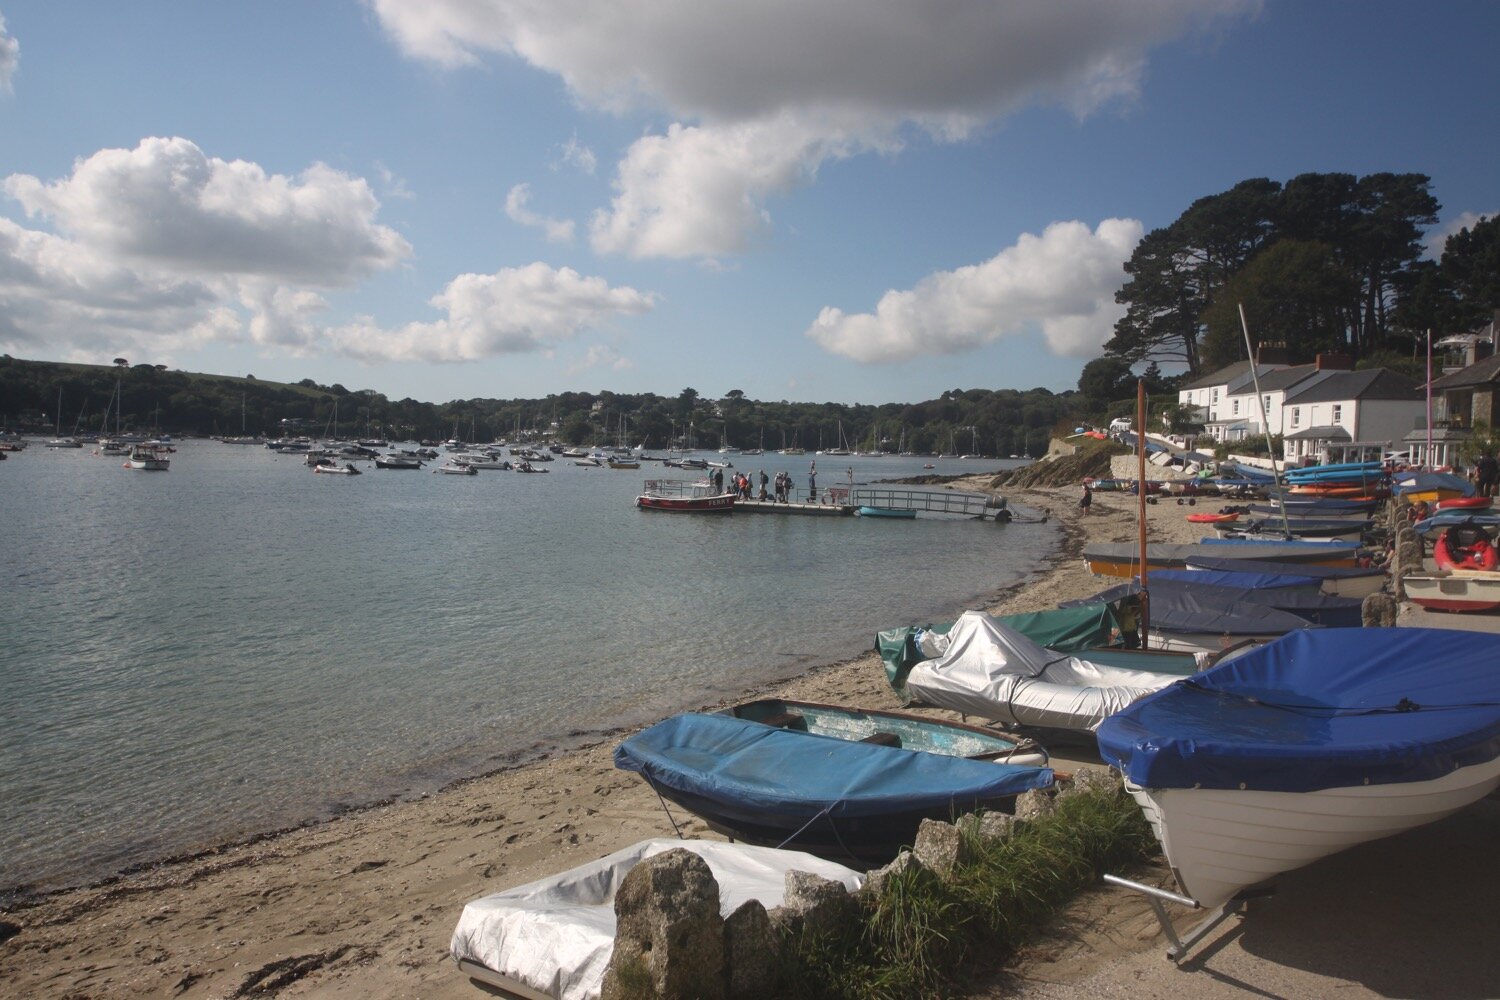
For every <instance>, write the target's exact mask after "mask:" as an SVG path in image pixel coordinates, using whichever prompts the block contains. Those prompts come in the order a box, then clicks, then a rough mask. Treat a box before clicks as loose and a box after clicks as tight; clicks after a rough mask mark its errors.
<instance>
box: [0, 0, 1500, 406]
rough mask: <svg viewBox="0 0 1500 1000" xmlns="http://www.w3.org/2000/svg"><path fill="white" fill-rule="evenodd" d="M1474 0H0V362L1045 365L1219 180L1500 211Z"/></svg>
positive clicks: (489, 379) (989, 370) (269, 370)
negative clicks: (1299, 180) (1418, 176)
mask: <svg viewBox="0 0 1500 1000" xmlns="http://www.w3.org/2000/svg"><path fill="white" fill-rule="evenodd" d="M1497 37H1500V4H1497V3H1493V2H1486V0H1479V2H1444V0H1436V2H1433V3H1428V4H1412V3H1409V2H1393V0H1318V2H1304V0H1130V2H1129V3H1121V2H1119V0H926V2H922V3H913V2H911V0H755V2H754V3H743V2H722V0H320V2H318V3H306V2H304V0H257V2H254V3H251V2H248V0H240V2H232V0H224V2H218V3H197V4H183V3H178V2H171V0H137V2H133V3H129V4H122V3H118V2H115V0H73V2H68V3H58V2H57V0H0V352H4V353H8V354H10V355H12V356H14V357H19V358H27V359H34V360H54V361H78V362H89V363H97V364H109V363H110V362H111V361H112V360H113V359H114V358H117V357H124V358H126V359H128V360H129V361H130V362H131V363H132V364H137V363H142V362H147V363H152V364H166V365H168V366H170V367H172V368H179V369H186V370H190V371H200V372H213V373H220V374H229V375H244V374H254V375H255V376H256V377H258V378H261V379H275V380H282V381H297V380H300V379H303V378H312V379H315V380H316V381H318V382H320V383H323V384H332V383H339V384H342V385H344V386H345V387H346V388H349V389H353V390H359V389H374V390H377V391H379V392H382V393H385V394H386V395H388V396H390V397H391V398H397V399H399V398H403V397H412V398H415V399H419V400H423V401H429V402H445V401H448V400H453V399H465V398H472V397H495V398H513V397H528V398H530V397H539V396H545V395H547V394H549V393H556V392H566V391H585V392H598V391H601V390H610V391H614V392H629V393H635V392H655V393H659V394H662V395H669V396H675V395H677V394H678V393H679V392H681V391H682V390H683V389H684V388H687V387H692V388H694V389H696V390H697V391H698V393H699V394H700V395H703V396H707V397H714V398H717V397H721V396H723V395H725V394H727V393H728V392H730V391H731V390H734V389H738V390H740V391H742V392H744V393H745V394H746V395H747V396H749V397H751V398H753V399H764V400H794V401H809V402H824V401H832V402H840V403H877V404H878V403H889V402H916V401H920V400H924V399H931V398H934V397H936V396H938V395H940V394H941V393H942V392H944V391H945V390H949V389H971V388H989V389H1005V388H1012V389H1030V388H1034V387H1038V386H1040V387H1045V388H1048V389H1051V390H1053V391H1062V390H1065V389H1070V388H1073V387H1074V386H1075V385H1076V384H1077V379H1078V375H1079V372H1080V371H1081V369H1082V367H1083V365H1084V364H1085V363H1086V362H1087V361H1089V360H1090V359H1092V358H1094V357H1097V356H1099V353H1100V347H1101V345H1102V344H1103V343H1104V342H1105V341H1106V340H1107V339H1108V338H1109V336H1110V333H1111V329H1112V327H1113V324H1114V322H1115V320H1116V319H1118V318H1119V316H1120V315H1121V313H1122V307H1121V306H1119V305H1117V304H1116V303H1115V301H1114V295H1115V292H1116V291H1117V290H1118V289H1119V287H1120V286H1121V285H1122V284H1123V281H1124V274H1123V271H1122V270H1121V265H1122V264H1123V263H1124V262H1125V261H1126V260H1127V259H1128V258H1129V256H1130V254H1131V251H1132V250H1133V248H1134V247H1135V245H1136V243H1137V242H1138V241H1139V240H1140V238H1141V237H1142V235H1144V234H1145V233H1147V232H1149V231H1151V230H1153V229H1156V228H1159V227H1162V226H1165V225H1168V224H1170V223H1171V222H1172V221H1173V220H1174V219H1176V218H1177V217H1178V216H1179V215H1180V214H1181V213H1182V212H1183V211H1184V210H1185V209H1186V208H1187V207H1188V206H1189V205H1190V204H1191V203H1192V202H1193V201H1194V200H1195V199H1197V198H1200V197H1203V196H1206V195H1211V194H1216V193H1219V192H1221V191H1224V190H1227V189H1228V188H1230V187H1232V186H1233V185H1234V184H1236V183H1238V182H1239V181H1241V180H1245V179H1247V178H1251V177H1269V178H1272V179H1274V180H1278V181H1285V180H1287V179H1289V178H1291V177H1293V176H1296V175H1297V174H1301V173H1306V172H1333V171H1339V172H1348V173H1353V174H1357V175H1364V174H1369V173H1374V172H1379V171H1393V172H1417V173H1423V174H1426V175H1428V176H1430V177H1431V178H1432V192H1433V194H1434V195H1435V196H1436V197H1437V199H1438V201H1439V202H1440V203H1441V205H1442V209H1441V213H1440V219H1439V222H1438V224H1437V225H1436V226H1435V227H1433V229H1432V230H1431V231H1430V232H1429V233H1428V234H1427V237H1428V240H1429V244H1430V245H1431V246H1433V247H1436V248H1437V249H1439V250H1440V249H1441V245H1442V240H1443V238H1444V236H1445V235H1446V234H1448V233H1450V232H1454V231H1456V230H1457V229H1458V228H1459V227H1460V226H1463V225H1472V224H1473V222H1475V221H1477V219H1479V218H1481V217H1483V216H1486V215H1493V214H1495V213H1496V212H1497V211H1500V190H1497V187H1500V169H1497V168H1496V164H1497V163H1500V128H1497V115H1496V109H1497V108H1500V102H1497V97H1496V90H1497V84H1496V79H1497V78H1496V76H1495V74H1494V71H1493V69H1492V68H1491V67H1492V64H1493V52H1492V48H1493V44H1494V39H1495V38H1497Z"/></svg>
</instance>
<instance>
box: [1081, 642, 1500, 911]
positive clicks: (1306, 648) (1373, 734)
mask: <svg viewBox="0 0 1500 1000" xmlns="http://www.w3.org/2000/svg"><path fill="white" fill-rule="evenodd" d="M1497 663H1500V636H1495V635H1489V634H1485V633H1479V632H1461V631H1456V630H1450V629H1432V628H1359V629H1318V630H1310V631H1302V632H1293V633H1291V634H1289V635H1287V636H1286V637H1285V638H1283V639H1281V640H1279V641H1277V642H1274V643H1272V644H1270V645H1268V646H1263V647H1261V648H1260V649H1257V650H1254V651H1252V652H1250V653H1248V654H1246V655H1245V656H1242V657H1240V658H1238V659H1236V660H1233V661H1231V662H1229V663H1225V664H1222V665H1220V666H1218V667H1216V668H1215V669H1213V670H1210V671H1207V672H1205V673H1202V674H1198V675H1197V676H1195V677H1193V678H1191V679H1188V680H1184V681H1183V682H1182V683H1180V684H1176V685H1174V686H1172V687H1170V688H1168V689H1166V690H1164V691H1162V692H1160V693H1158V694H1155V695H1152V696H1151V697H1149V698H1146V699H1143V700H1142V701H1140V702H1137V703H1136V704H1134V705H1132V706H1130V707H1129V708H1127V709H1125V710H1124V711H1122V712H1120V713H1119V714H1118V715H1116V716H1114V717H1113V718H1111V719H1109V720H1107V721H1106V722H1105V723H1104V724H1103V725H1102V726H1100V727H1099V751H1100V754H1101V756H1102V757H1103V758H1104V760H1105V761H1106V762H1107V763H1110V764H1112V765H1114V766H1115V767H1117V768H1119V769H1120V770H1121V771H1122V772H1123V773H1124V775H1125V782H1126V788H1127V789H1129V790H1130V792H1131V794H1133V795H1134V796H1135V798H1136V801H1137V802H1139V803H1140V805H1141V809H1142V810H1143V811H1144V812H1145V814H1146V818H1147V819H1148V820H1150V822H1151V827H1152V830H1153V831H1154V832H1155V833H1156V836H1157V838H1158V839H1159V840H1160V841H1161V845H1162V851H1163V852H1164V853H1165V854H1166V858H1167V862H1168V864H1170V865H1171V867H1172V873H1173V874H1174V875H1175V876H1176V878H1177V884H1178V886H1179V887H1181V889H1182V892H1183V893H1184V894H1185V895H1187V896H1189V897H1191V898H1192V899H1194V900H1196V901H1197V902H1198V903H1199V904H1201V905H1202V906H1204V907H1217V906H1220V905H1223V904H1225V903H1228V902H1229V901H1230V900H1231V899H1233V898H1234V897H1235V896H1236V895H1237V894H1238V893H1240V892H1241V891H1242V890H1244V889H1247V888H1249V887H1251V886H1254V885H1257V884H1258V883H1261V882H1264V881H1265V880H1267V879H1270V878H1273V877H1274V876H1276V875H1279V874H1281V873H1282V872H1287V871H1291V870H1292V869H1295V868H1300V867H1302V866H1303V865H1307V864H1311V863H1312V862H1314V861H1317V860H1318V859H1319V858H1323V857H1327V856H1328V855H1330V854H1335V853H1337V852H1339V851H1342V850H1344V849H1346V848H1349V847H1353V846H1354V845H1356V844H1361V843H1364V842H1365V841H1369V840H1377V839H1379V838H1382V837H1389V836H1392V835H1393V834H1397V833H1400V832H1402V831H1403V830H1408V829H1411V828H1412V827H1416V826H1422V825H1424V824H1427V823H1432V822H1436V821H1437V820H1440V819H1442V818H1444V817H1445V816H1448V815H1450V814H1452V813H1455V812H1457V811H1458V810H1460V809H1462V808H1464V807H1465V806H1467V805H1469V804H1470V803H1472V802H1476V801H1478V800H1479V799H1482V798H1484V797H1485V796H1486V795H1489V794H1490V793H1491V792H1493V791H1495V789H1496V788H1497V787H1500V670H1496V669H1495V665H1496V664H1497Z"/></svg>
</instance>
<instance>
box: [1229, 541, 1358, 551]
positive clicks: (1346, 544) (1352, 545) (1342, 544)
mask: <svg viewBox="0 0 1500 1000" xmlns="http://www.w3.org/2000/svg"><path fill="white" fill-rule="evenodd" d="M1200 544H1203V545H1325V546H1327V547H1328V548H1331V549H1340V548H1343V549H1357V548H1359V543H1358V542H1356V541H1354V540H1353V539H1345V538H1319V539H1316V540H1312V539H1303V538H1293V539H1290V540H1288V539H1285V538H1204V539H1200Z"/></svg>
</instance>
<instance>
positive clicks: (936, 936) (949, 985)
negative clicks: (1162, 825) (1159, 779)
mask: <svg viewBox="0 0 1500 1000" xmlns="http://www.w3.org/2000/svg"><path fill="white" fill-rule="evenodd" d="M1057 806H1058V807H1057V809H1056V811H1054V812H1052V813H1051V814H1049V815H1047V816H1044V817H1041V818H1039V819H1037V820H1035V821H1033V822H1029V823H1025V824H1020V825H1018V826H1017V827H1016V828H1015V830H1014V832H1013V833H1012V835H1011V836H1010V837H1008V838H1006V839H1004V840H1000V841H996V842H988V843H986V842H979V841H977V840H975V839H973V837H972V833H971V832H966V833H965V836H966V837H969V838H970V840H969V843H968V844H967V846H968V847H969V848H970V849H971V850H970V853H971V857H972V858H973V860H972V861H971V863H969V864H966V865H964V866H962V867H961V868H959V869H958V870H957V871H955V872H953V874H952V875H951V876H949V877H948V878H947V879H940V878H938V877H937V876H935V875H933V874H932V873H931V872H929V871H926V870H925V869H920V868H912V869H908V870H907V871H904V872H902V873H900V874H899V875H893V876H892V877H891V878H890V879H888V880H887V883H886V887H885V890H884V892H883V893H882V894H881V896H880V897H879V898H878V899H874V900H871V899H868V898H865V897H861V899H862V906H863V915H864V920H863V927H862V929H861V933H860V934H859V937H858V939H857V941H856V940H853V936H852V935H849V936H847V937H846V938H845V940H842V941H829V940H814V939H808V938H804V939H803V940H802V941H800V942H798V943H797V946H796V947H795V948H794V949H793V950H792V953H791V954H790V955H789V956H788V958H787V961H786V965H785V966H784V968H783V974H782V986H783V988H782V991H781V994H782V995H784V996H787V997H791V998H795V1000H813V998H831V1000H898V998H934V1000H936V998H942V997H949V996H953V995H955V994H956V993H958V992H960V991H961V990H962V988H963V984H964V982H965V980H966V979H967V978H968V977H970V976H972V975H973V974H974V973H975V972H977V971H979V970H980V969H981V968H983V969H991V968H994V967H996V966H997V965H998V964H999V963H1000V962H1003V961H1004V960H1005V959H1006V958H1008V957H1009V956H1011V955H1013V954H1014V953H1015V951H1016V949H1017V948H1019V947H1020V946H1021V945H1022V944H1023V943H1025V941H1026V940H1027V939H1028V938H1029V937H1030V936H1031V934H1033V933H1034V932H1035V929H1036V928H1037V927H1038V926H1040V925H1041V923H1042V921H1043V920H1044V919H1045V918H1047V917H1048V916H1050V915H1051V914H1052V913H1054V912H1055V911H1056V910H1057V909H1059V908H1060V907H1061V906H1062V905H1063V904H1065V903H1066V902H1067V901H1068V900H1070V899H1071V898H1072V897H1073V896H1074V895H1075V894H1076V893H1078V892H1079V891H1080V890H1082V889H1084V888H1087V887H1088V886H1091V885H1093V884H1095V883H1096V882H1098V880H1099V877H1100V876H1101V875H1102V874H1103V873H1104V872H1106V871H1109V870H1111V869H1119V868H1123V867H1125V866H1127V865H1130V864H1133V863H1135V862H1137V861H1140V860H1141V859H1143V858H1146V857H1150V856H1151V855H1153V854H1154V853H1155V851H1156V840H1155V838H1154V837H1153V836H1152V833H1151V828H1150V826H1149V825H1148V824H1147V823H1146V820H1145V818H1144V817H1143V816H1142V815H1141V812H1140V809H1139V808H1137V807H1136V805H1135V803H1134V802H1133V801H1132V800H1131V799H1130V798H1129V797H1128V796H1126V795H1125V794H1124V793H1123V792H1121V791H1119V790H1111V791H1097V792H1090V793H1087V794H1081V795H1075V796H1068V797H1066V798H1063V799H1060V800H1059V801H1058V804H1057Z"/></svg>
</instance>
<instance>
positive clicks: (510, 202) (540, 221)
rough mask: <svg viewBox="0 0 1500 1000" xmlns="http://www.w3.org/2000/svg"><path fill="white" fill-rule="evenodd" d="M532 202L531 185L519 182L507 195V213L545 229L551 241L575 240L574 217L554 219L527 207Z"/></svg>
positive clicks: (515, 218) (536, 227) (532, 225)
mask: <svg viewBox="0 0 1500 1000" xmlns="http://www.w3.org/2000/svg"><path fill="white" fill-rule="evenodd" d="M530 203H531V185H530V184H517V185H516V186H515V187H513V188H511V189H510V192H509V193H508V194H506V196H505V214H506V215H508V216H510V218H511V221H513V222H518V223H520V224H521V225H523V226H530V227H531V228H533V229H542V230H545V231H546V233H547V241H548V242H549V243H572V242H573V220H572V219H554V218H551V217H549V216H546V215H538V214H537V213H536V212H533V211H531V210H530V209H528V208H527V207H526V206H527V205H528V204H530Z"/></svg>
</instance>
